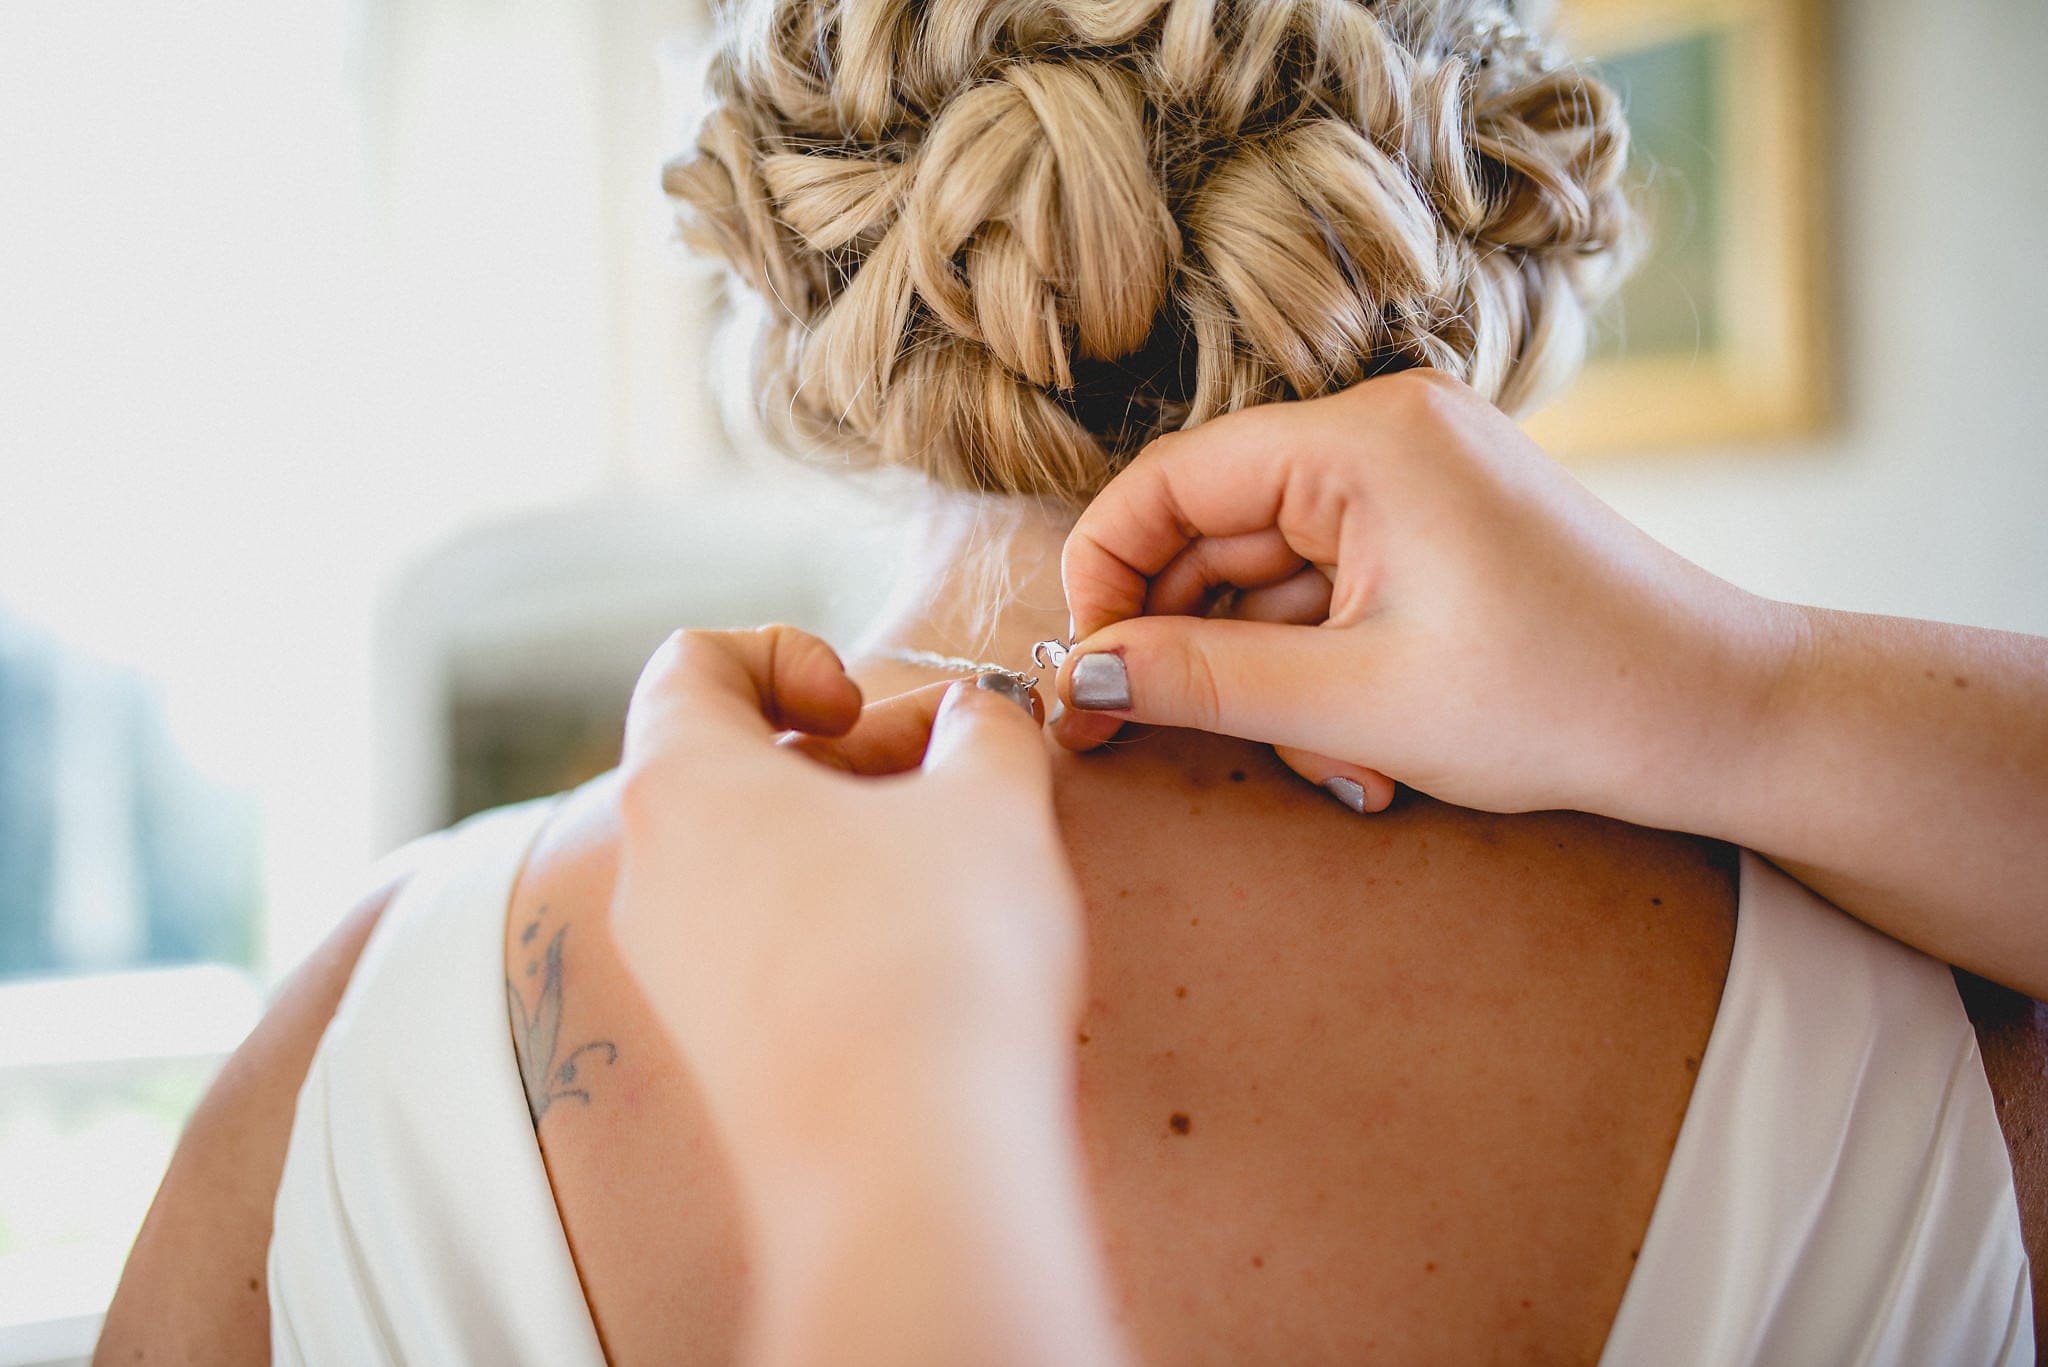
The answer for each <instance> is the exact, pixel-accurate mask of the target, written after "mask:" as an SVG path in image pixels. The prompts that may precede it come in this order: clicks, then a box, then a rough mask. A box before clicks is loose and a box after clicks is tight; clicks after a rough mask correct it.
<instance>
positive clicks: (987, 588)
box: [848, 493, 1074, 691]
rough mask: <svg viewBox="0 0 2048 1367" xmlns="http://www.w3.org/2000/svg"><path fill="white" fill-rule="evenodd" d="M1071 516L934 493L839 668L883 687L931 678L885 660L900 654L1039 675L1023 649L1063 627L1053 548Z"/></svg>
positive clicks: (1036, 506) (1022, 503)
mask: <svg viewBox="0 0 2048 1367" xmlns="http://www.w3.org/2000/svg"><path fill="white" fill-rule="evenodd" d="M1073 522H1074V514H1073V512H1072V511H1071V510H1070V509H1067V508H1064V507H1061V506H1059V505H1057V504H1048V503H1041V502H1038V501H1035V500H1031V499H1023V498H996V497H972V496H965V495H957V494H954V495H948V494H938V493H935V494H934V495H932V497H931V498H930V500H929V501H928V503H927V505H926V507H925V509H924V510H923V512H922V515H921V516H920V517H919V518H918V519H917V520H916V521H914V522H913V524H912V526H911V529H910V533H909V536H910V551H909V554H908V555H907V556H906V557H905V558H904V561H903V568H902V569H901V571H900V572H899V573H898V575H897V579H896V584H895V587H894V589H893V590H892V591H891V593H890V596H889V601H888V603H887V605H886V606H885V607H884V608H883V610H882V612H881V615H880V616H879V617H878V618H877V619H876V621H875V623H874V625H873V626H871V627H870V628H869V629H868V630H867V632H866V633H864V635H863V636H862V638H861V640H860V642H859V644H858V645H856V646H855V647H854V649H853V650H852V651H851V652H850V658H849V660H848V664H849V665H850V666H851V667H852V668H853V670H854V672H855V673H856V674H866V675H870V676H872V677H873V680H874V682H875V683H876V684H877V685H881V686H882V687H884V688H892V686H900V687H914V686H916V685H917V684H918V683H919V682H922V681H929V680H931V679H934V678H938V677H941V672H939V671H934V670H932V669H929V668H923V667H918V666H909V665H905V664H904V663H903V662H902V661H901V660H900V659H895V658H892V657H894V656H897V655H900V653H902V652H906V651H925V652H930V653H932V654H936V655H943V656H949V657H956V658H960V659H965V660H974V661H979V662H984V663H988V664H995V665H1001V666H1002V667H1004V668H1006V669H1017V670H1023V671H1025V672H1028V673H1036V672H1042V671H1038V670H1035V669H1033V667H1032V663H1031V648H1032V646H1033V645H1034V644H1036V643H1037V642H1039V641H1044V640H1049V639H1052V638H1054V637H1063V636H1065V635H1066V632H1067V602H1066V595H1065V593H1064V591H1063V590H1062V589H1061V587H1060V548H1061V547H1062V546H1063V545H1065V543H1066V539H1067V532H1068V531H1069V530H1070V529H1071V528H1072V526H1073ZM892 691H893V690H892Z"/></svg>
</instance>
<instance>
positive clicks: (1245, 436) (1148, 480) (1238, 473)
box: [1060, 400, 1336, 640]
mask: <svg viewBox="0 0 2048 1367" xmlns="http://www.w3.org/2000/svg"><path fill="white" fill-rule="evenodd" d="M1318 402H1320V401H1319V400H1307V401H1301V402H1295V403H1275V404H1264V405H1261V406H1259V407H1256V408H1247V409H1241V410H1239V411H1238V412H1235V413H1225V414H1223V415H1221V416H1219V417H1215V418H1211V419H1210V420H1209V421H1207V422H1205V423H1203V424H1202V425H1201V426H1199V427H1193V428H1189V429H1187V430H1186V431H1183V432H1173V433H1169V434H1167V435H1166V436H1163V437H1160V438H1158V439H1156V440H1154V441H1153V442H1152V443H1151V444H1150V445H1148V446H1146V447H1145V449H1144V450H1143V451H1140V452H1139V453H1138V456H1137V458H1136V459H1135V460H1133V461H1132V462H1131V463H1130V464H1129V465H1128V466H1126V467H1125V468H1124V469H1123V470H1121V471H1119V472H1118V473H1117V475H1116V476H1115V477H1114V478H1113V479H1111V480H1110V482H1109V483H1108V485H1106V486H1105V487H1104V488H1103V490H1102V492H1101V493H1100V494H1097V495H1096V496H1095V499H1094V501H1093V502H1091V503H1090V504H1089V505H1088V507H1087V508H1086V509H1085V510H1084V511H1083V512H1082V514H1081V516H1080V518H1079V519H1078V520H1077V521H1076V522H1075V523H1074V530H1073V531H1072V532H1071V533H1069V535H1068V537H1067V543H1066V548H1065V549H1064V551H1063V552H1062V553H1061V556H1060V578H1061V580H1062V582H1063V584H1064V586H1065V588H1066V594H1067V611H1068V613H1069V614H1070V615H1071V617H1072V619H1073V637H1074V639H1076V640H1081V639H1084V638H1086V637H1088V636H1091V635H1093V634H1094V633H1095V632H1097V631H1100V630H1101V629H1102V628H1104V627H1106V626H1108V625H1110V624H1111V623H1113V622H1119V621H1122V620H1123V619H1124V618H1126V617H1136V616H1138V615H1140V614H1141V613H1142V612H1143V611H1144V608H1145V593H1146V588H1147V586H1148V585H1149V584H1150V582H1151V580H1152V577H1153V576H1154V575H1156V574H1158V573H1159V572H1160V571H1161V570H1163V569H1165V568H1166V566H1167V565H1168V564H1170V563H1171V562H1172V561H1173V559H1174V557H1175V556H1177V555H1179V554H1180V553H1181V552H1182V551H1183V550H1185V549H1186V548H1187V547H1188V546H1189V545H1190V544H1191V543H1193V542H1194V541H1196V540H1199V539H1201V538H1204V537H1225V536H1239V535H1243V534H1244V533H1247V532H1256V531H1263V530H1265V529H1267V528H1269V527H1279V528H1280V529H1281V531H1282V532H1283V534H1286V535H1287V539H1288V541H1289V543H1290V544H1294V545H1295V549H1296V550H1297V551H1298V552H1299V553H1300V554H1301V556H1302V558H1303V559H1305V560H1310V561H1318V560H1334V559H1335V558H1336V557H1335V543H1334V536H1335V529H1334V528H1329V529H1322V528H1318V527H1317V526H1315V525H1313V524H1312V523H1306V524H1301V525H1297V526H1289V525H1286V524H1287V523H1288V522H1289V521H1290V519H1287V518H1286V517H1285V513H1286V509H1287V504H1288V501H1289V497H1288V496H1289V492H1290V491H1289V485H1290V482H1291V481H1294V482H1298V481H1301V480H1302V479H1303V478H1304V472H1303V469H1302V468H1301V467H1300V465H1299V461H1298V457H1299V455H1300V452H1301V449H1302V448H1303V447H1304V446H1307V445H1309V444H1311V443H1312V442H1313V441H1314V439H1315V435H1316V434H1315V430H1314V428H1315V423H1314V415H1313V414H1312V413H1311V412H1310V409H1311V407H1312V405H1314V404H1315V403H1318ZM1313 473H1314V472H1313V471H1312V470H1311V471H1308V472H1307V475H1308V476H1309V477H1312V476H1313ZM1326 532H1327V537H1326ZM1325 539H1330V541H1331V544H1330V545H1328V546H1325V545H1323V544H1322V543H1323V541H1324V540H1325ZM1297 542H1299V543H1300V544H1296V543H1297Z"/></svg>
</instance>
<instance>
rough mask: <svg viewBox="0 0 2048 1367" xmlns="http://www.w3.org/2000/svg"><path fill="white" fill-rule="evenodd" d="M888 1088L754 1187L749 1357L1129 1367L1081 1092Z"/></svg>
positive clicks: (765, 1362)
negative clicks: (1087, 1161)
mask: <svg viewBox="0 0 2048 1367" xmlns="http://www.w3.org/2000/svg"><path fill="white" fill-rule="evenodd" d="M887 1096H888V1098H889V1099H887V1100H886V1101H885V1100H884V1098H883V1097H881V1096H877V1097H875V1098H873V1099H872V1104H870V1105H868V1106H865V1107H863V1108H862V1114H861V1115H859V1116H857V1117H853V1118H852V1120H851V1122H850V1123H849V1125H848V1127H847V1130H846V1132H845V1134H844V1136H843V1137H842V1138H840V1139H838V1140H835V1141H834V1143H833V1144H832V1145H830V1146H829V1147H825V1148H820V1147H816V1146H813V1147H812V1148H811V1150H810V1152H809V1154H808V1161H800V1160H798V1159H796V1158H795V1157H794V1156H793V1155H785V1156H784V1157H782V1158H779V1159H777V1160H776V1163H775V1169H774V1171H773V1172H771V1173H769V1174H768V1175H766V1176H765V1177H757V1178H755V1179H753V1180H752V1181H751V1185H752V1187H753V1189H754V1192H755V1195H754V1197H753V1199H752V1200H751V1201H750V1204H751V1205H752V1207H753V1212H754V1213H753V1222H754V1239H753V1253H754V1261H755V1267H756V1286H757V1293H756V1298H755V1303H754V1308H753V1314H752V1332H751V1336H750V1337H751V1342H752V1351H751V1353H750V1354H749V1357H750V1359H751V1360H752V1361H753V1362H755V1363H757V1364H762V1367H797V1365H798V1364H815V1363H827V1362H829V1363H834V1364H854V1365H856V1367H857V1365H858V1364H862V1363H876V1364H880V1363H889V1364H918V1363H932V1364H938V1363H958V1362H975V1363H991V1364H1004V1363H1017V1364H1025V1363H1032V1364H1038V1363H1054V1362H1057V1363H1062V1364H1064V1363H1076V1364H1103V1365H1104V1367H1107V1365H1108V1364H1116V1363H1122V1362H1124V1361H1125V1360H1126V1357H1125V1354H1124V1353H1123V1351H1122V1346H1121V1337H1120V1335H1119V1333H1118V1331H1117V1329H1116V1326H1115V1324H1114V1322H1113V1318H1112V1312H1111V1308H1110V1296H1109V1294H1108V1290H1107V1281H1106V1276H1105V1273H1104V1270H1103V1267H1102V1258H1101V1254H1100V1251H1099V1249H1098V1248H1097V1243H1096V1238H1095V1234H1094V1230H1093V1226H1092V1221H1091V1217H1090V1213H1089V1206H1088V1201H1087V1197H1086V1189H1085V1183H1084V1180H1083V1176H1082V1172H1081V1164H1080V1158H1079V1145H1078V1135H1077V1131H1076V1129H1075V1127H1074V1124H1073V1121H1072V1117H1071V1114H1070V1106H1069V1104H1068V1102H1067V1101H1066V1089H1065V1088H1064V1087H1061V1088H1059V1089H1058V1090H1057V1091H1054V1090H1052V1089H1048V1088H1046V1087H1041V1086H1038V1085H1035V1084H1032V1083H1030V1082H1024V1083H1021V1084H1019V1085H1015V1086H1012V1085H1010V1083H1009V1080H1007V1079H993V1078H992V1079H990V1080H987V1081H981V1082H977V1083H975V1084H971V1085H969V1086H967V1087H965V1088H946V1089H944V1090H943V1091H938V1090H925V1091H920V1092H919V1093H918V1095H917V1096H914V1097H911V1098H910V1099H908V1100H906V1099H905V1098H904V1095H903V1094H902V1093H900V1092H895V1091H890V1092H888V1093H887Z"/></svg>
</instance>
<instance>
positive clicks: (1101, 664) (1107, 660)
mask: <svg viewBox="0 0 2048 1367" xmlns="http://www.w3.org/2000/svg"><path fill="white" fill-rule="evenodd" d="M1072 682H1073V686H1072V688H1070V689H1069V690H1068V691H1069V692H1070V693H1071V694H1072V695H1073V699H1074V706H1076V707H1078V708H1080V709H1081V710H1082V711H1083V712H1121V711H1122V710H1123V709H1125V708H1127V707H1129V706H1130V705H1131V679H1130V675H1128V674H1126V673H1125V672H1124V662H1123V657H1122V656H1120V655H1113V654H1111V653H1110V652H1108V651H1104V652H1103V653H1102V654H1100V655H1084V656H1082V657H1081V659H1080V660H1079V661H1077V662H1076V663H1075V665H1074V673H1073V676H1072Z"/></svg>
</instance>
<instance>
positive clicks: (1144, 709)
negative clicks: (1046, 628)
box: [1058, 617, 1370, 755]
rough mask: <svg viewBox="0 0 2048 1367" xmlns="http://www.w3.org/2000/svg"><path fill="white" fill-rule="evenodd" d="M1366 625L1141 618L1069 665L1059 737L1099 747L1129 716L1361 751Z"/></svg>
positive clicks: (1326, 750) (1072, 657) (1098, 640)
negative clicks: (1360, 631) (1358, 628)
mask: <svg viewBox="0 0 2048 1367" xmlns="http://www.w3.org/2000/svg"><path fill="white" fill-rule="evenodd" d="M1359 657H1360V651H1359V646H1358V642H1357V640H1356V639H1355V633H1354V632H1350V631H1342V632H1340V631H1333V630H1327V629H1325V628H1322V627H1311V626H1296V625H1292V624H1288V623H1278V622H1248V621H1239V620H1234V619H1229V618H1213V617H1132V618H1127V619H1125V620H1124V621H1121V622H1118V623H1116V624H1115V625H1114V626H1110V627H1105V628H1104V629H1103V630H1101V631H1099V632H1097V633H1096V634H1095V635H1093V636H1090V637H1088V638H1086V639H1085V640H1082V641H1080V642H1078V643H1077V644H1076V645H1075V646H1074V648H1073V650H1072V651H1071V652H1070V653H1069V654H1068V655H1067V657H1066V658H1065V659H1064V660H1063V661H1061V663H1060V674H1059V683H1058V691H1059V698H1060V701H1061V703H1062V704H1063V705H1064V707H1065V708H1066V711H1065V714H1064V715H1063V716H1061V717H1060V719H1059V739H1060V743H1061V744H1063V745H1065V746H1067V747H1068V748H1070V749H1083V748H1087V746H1089V745H1092V744H1100V743H1101V742H1102V741H1103V740H1107V739H1108V738H1109V736H1110V735H1111V734H1112V733H1114V731H1115V730H1116V728H1117V726H1119V725H1121V724H1122V723H1124V722H1130V721H1136V722H1147V723H1150V724H1152V725H1156V726H1183V727H1188V728H1191V729H1193V730H1197V731H1213V732H1216V733H1218V734H1220V735H1226V736H1238V737H1241V738H1243V739H1245V740H1255V741H1264V742H1265V743H1267V744H1269V745H1287V746H1293V747H1295V748H1297V749H1301V750H1312V751H1316V752H1318V753H1320V754H1325V755H1343V754H1347V753H1349V752H1351V751H1353V750H1355V749H1357V748H1358V741H1359V736H1360V733H1361V731H1362V727H1361V725H1360V723H1361V721H1362V717H1361V716H1360V714H1361V712H1362V711H1363V704H1364V700H1365V699H1366V698H1367V697H1369V696H1370V691H1369V688H1368V687H1367V685H1366V681H1365V679H1364V677H1363V675H1364V673H1365V662H1364V661H1362V660H1361V659H1360V658H1359Z"/></svg>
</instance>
